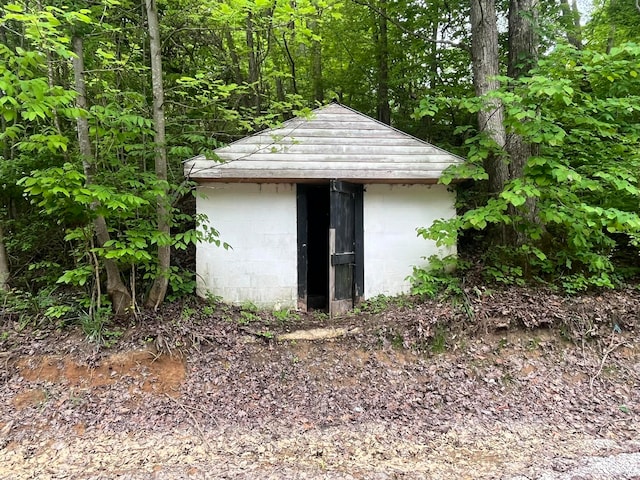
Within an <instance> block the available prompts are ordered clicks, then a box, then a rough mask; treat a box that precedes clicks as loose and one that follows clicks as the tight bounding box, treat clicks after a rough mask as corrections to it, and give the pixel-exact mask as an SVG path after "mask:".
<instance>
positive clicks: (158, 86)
mask: <svg viewBox="0 0 640 480" xmlns="http://www.w3.org/2000/svg"><path fill="white" fill-rule="evenodd" d="M145 5H146V9H147V22H148V24H149V52H150V54H151V82H152V84H153V128H154V132H155V137H154V143H155V171H156V176H157V178H158V180H160V181H161V182H162V189H163V193H162V194H161V195H159V196H158V198H157V221H158V231H159V232H160V234H161V235H160V238H161V241H160V242H158V272H157V274H156V278H155V280H154V282H153V286H152V287H151V291H150V292H149V296H148V297H147V301H146V306H147V307H153V308H158V305H160V304H161V303H162V302H163V300H164V297H165V295H166V293H167V287H168V285H169V268H170V264H171V246H170V240H169V237H170V235H171V231H170V224H169V215H170V205H169V204H168V195H167V148H166V138H165V137H166V135H165V116H164V87H163V83H162V49H161V42H160V25H159V22H158V6H157V4H156V2H155V0H146V2H145ZM165 237H166V238H165Z"/></svg>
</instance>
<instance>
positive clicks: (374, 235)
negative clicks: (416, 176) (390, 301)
mask: <svg viewBox="0 0 640 480" xmlns="http://www.w3.org/2000/svg"><path fill="white" fill-rule="evenodd" d="M454 202H455V194H454V193H453V192H449V191H447V188H446V186H444V185H388V184H387V185H383V184H371V185H366V186H365V192H364V294H365V298H372V297H375V296H376V295H380V294H384V295H398V294H401V293H409V291H410V289H411V283H410V282H409V281H408V280H407V279H406V278H407V277H408V276H410V275H411V273H412V272H413V266H414V265H415V266H424V265H425V264H426V263H427V262H426V260H424V259H423V257H425V258H428V257H429V256H431V255H435V254H437V255H441V256H444V255H448V254H450V253H455V252H456V250H455V248H453V249H439V248H437V247H436V246H435V243H434V242H432V241H427V240H425V239H423V238H422V237H418V236H417V232H416V228H418V227H428V226H429V225H431V223H433V221H434V220H436V219H438V218H451V217H453V216H455V214H456V212H455V206H454Z"/></svg>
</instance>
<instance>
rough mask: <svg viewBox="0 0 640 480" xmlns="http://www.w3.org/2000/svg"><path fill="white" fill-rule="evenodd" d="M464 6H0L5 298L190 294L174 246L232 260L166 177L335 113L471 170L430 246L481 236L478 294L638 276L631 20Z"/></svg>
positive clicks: (102, 300) (380, 1) (597, 12)
mask: <svg viewBox="0 0 640 480" xmlns="http://www.w3.org/2000/svg"><path fill="white" fill-rule="evenodd" d="M474 2H475V3H473V2H472V3H467V2H458V1H453V2H451V1H448V2H443V1H441V0H434V1H433V2H428V3H425V2H416V1H411V0H397V1H394V2H390V1H388V0H346V1H341V0H335V1H334V0H298V1H296V2H290V1H282V0H255V1H247V0H222V1H219V0H217V1H215V2H213V1H209V0H199V1H193V0H171V1H168V0H156V1H151V0H147V1H146V2H145V1H136V0H99V1H94V2H82V1H76V2H73V1H68V0H48V1H47V0H43V1H39V2H26V1H23V0H12V1H10V2H8V3H5V4H4V6H2V7H0V39H1V40H2V41H1V42H0V93H1V96H0V122H1V129H0V178H2V179H3V181H2V184H0V289H3V290H9V289H14V292H15V291H21V292H31V293H32V294H37V293H38V292H42V291H44V292H51V291H52V290H53V289H54V288H56V286H59V287H60V291H65V292H67V291H72V292H77V291H81V292H83V295H82V302H84V303H83V304H84V305H86V309H87V311H88V312H89V313H90V315H92V316H95V315H100V313H99V312H102V314H105V315H106V314H107V313H106V311H107V310H108V307H109V305H111V306H114V301H115V300H114V298H115V297H114V296H113V295H114V292H115V291H120V292H121V293H123V292H126V295H128V300H126V301H125V302H124V303H125V304H126V305H124V306H123V309H116V311H117V312H118V313H125V312H132V313H133V312H135V311H136V309H138V308H140V307H139V305H142V304H144V302H145V299H147V304H148V305H153V306H158V305H159V304H160V303H161V302H162V300H163V298H164V297H165V293H164V292H165V290H163V287H162V285H161V284H162V282H160V283H158V279H162V280H163V281H166V285H167V288H168V290H166V291H167V292H168V293H167V294H168V295H169V297H170V298H174V297H177V296H180V295H182V294H184V293H188V292H191V291H192V290H193V288H194V285H195V282H194V278H193V273H192V272H191V271H190V269H189V268H185V266H186V265H187V264H188V257H189V256H188V255H185V254H182V253H181V252H188V251H189V249H190V248H192V247H193V244H194V243H195V242H197V241H212V242H216V243H217V244H219V245H220V246H222V247H225V246H226V245H225V244H224V242H223V240H224V239H220V238H218V232H217V231H216V230H215V224H214V225H209V224H208V222H207V221H206V219H203V218H197V217H196V216H195V215H194V214H193V212H192V210H191V209H190V208H189V203H190V201H189V192H190V191H191V190H192V188H191V185H190V184H189V183H188V182H186V181H184V180H183V178H182V174H181V162H182V161H183V160H185V159H187V158H189V157H191V156H194V155H197V154H207V153H210V152H211V150H212V149H214V148H216V147H218V146H220V145H223V144H226V143H228V142H230V141H232V140H235V139H237V138H239V137H241V136H244V135H246V134H248V133H250V132H253V131H255V130H257V129H261V128H264V127H266V126H271V125H274V124H276V123H278V122H280V121H282V120H285V119H287V118H290V116H291V115H293V114H296V113H301V112H305V111H308V110H309V109H310V108H313V107H314V106H316V105H318V104H323V103H326V102H328V101H331V100H339V101H340V102H343V103H345V104H347V105H349V106H351V107H353V108H355V109H358V110H360V111H362V112H364V113H367V114H369V115H371V116H374V117H376V118H378V119H379V120H380V121H382V122H385V123H390V124H392V125H394V126H396V127H397V128H400V129H402V130H404V131H406V132H408V133H411V134H413V135H415V136H417V137H419V138H423V139H425V140H428V141H431V142H434V143H436V144H438V145H440V146H442V147H445V148H448V149H451V150H453V151H455V152H456V153H459V154H461V155H463V156H465V157H466V158H468V160H469V161H468V163H467V164H466V165H465V166H463V167H462V169H461V170H459V171H457V172H450V174H449V175H447V176H446V178H445V179H444V181H445V182H449V181H451V180H453V179H454V178H459V179H469V178H470V179H473V182H469V181H464V182H462V183H458V184H457V185H459V187H458V188H460V195H459V197H460V199H461V201H462V203H461V206H460V208H461V210H460V215H459V217H458V218H456V219H454V220H452V221H450V222H443V221H441V222H436V224H434V225H432V226H424V228H423V229H421V230H420V233H421V234H422V235H424V236H425V237H428V238H432V239H436V240H437V241H439V242H455V241H459V240H460V238H462V239H464V240H465V242H468V241H469V239H470V238H474V239H475V240H476V241H485V242H487V244H488V245H489V247H488V248H486V249H485V255H484V258H483V261H484V262H486V265H487V269H486V272H487V273H488V274H489V276H490V277H491V279H493V280H498V281H504V282H514V281H516V282H519V281H527V280H529V279H537V280H538V281H546V282H555V283H558V284H560V285H563V286H564V287H565V288H566V289H567V290H579V289H583V288H587V287H588V286H607V287H612V286H615V285H616V284H617V283H618V282H620V281H622V280H623V279H624V278H625V276H626V275H628V274H631V271H632V269H633V268H637V266H638V250H637V247H638V243H637V242H638V235H639V234H640V218H639V217H638V213H639V211H638V210H639V209H638V206H639V205H638V200H639V193H640V190H638V189H639V185H638V177H637V172H638V167H639V166H640V165H639V163H640V158H639V155H640V140H639V139H640V118H639V115H640V112H639V110H640V81H639V80H638V75H639V74H640V47H639V46H638V43H637V42H638V41H639V38H638V36H639V35H640V33H639V32H640V28H639V27H640V10H638V8H637V4H635V3H634V2H633V1H632V0H603V1H599V2H598V3H596V4H595V6H594V10H593V12H592V14H591V19H590V21H589V22H588V23H587V24H586V25H581V23H580V19H579V12H578V11H577V9H576V7H575V5H569V3H568V2H567V1H566V0H563V1H561V2H560V3H556V2H541V3H539V4H533V3H531V2H524V1H515V0H514V1H512V2H500V3H494V2H493V0H474ZM489 7H490V8H493V9H495V11H496V13H495V15H490V16H489V17H492V18H488V17H487V16H483V15H484V14H483V12H486V11H491V10H487V8H489ZM155 19H157V22H156V21H155ZM499 19H502V20H499ZM488 35H491V38H492V40H491V41H492V42H494V43H493V44H492V45H491V46H490V48H489V46H487V45H488V44H481V43H480V42H481V41H485V42H486V41H488V39H489V38H490V37H489V36H488ZM488 52H491V53H488ZM487 55H489V56H487ZM80 59H81V60H82V63H79V62H78V60H80ZM489 60H490V61H491V62H492V63H490V64H491V65H492V66H493V67H492V70H483V69H479V67H480V66H484V67H486V66H487V65H489V63H486V62H487V61H489ZM482 62H485V63H482ZM487 125H490V127H487ZM165 162H166V167H163V165H165ZM487 180H488V181H487ZM469 192H473V193H472V194H471V195H469ZM466 199H471V200H469V201H467V202H465V200H466ZM198 227H199V228H198ZM471 232H480V233H481V235H471ZM461 235H462V237H461ZM169 251H170V252H172V255H171V258H170V257H169V256H168V252H169ZM110 265H111V266H110ZM632 267H633V268H632ZM116 281H117V283H118V285H117V286H114V285H115V284H114V283H113V282H116ZM105 282H106V283H105ZM154 282H155V286H154V287H153V288H152V285H154ZM64 285H70V286H72V287H74V288H73V289H68V290H64V289H63V288H62V286H64ZM114 289H115V290H114ZM158 289H159V290H158ZM150 290H151V291H153V292H155V293H151V294H150ZM105 294H108V295H107V296H105ZM123 294H124V293H123ZM74 295H75V293H74ZM149 298H151V300H149ZM61 312H62V313H61ZM50 313H51V315H62V314H63V313H64V312H63V311H61V310H55V309H54V310H52V311H51V312H50Z"/></svg>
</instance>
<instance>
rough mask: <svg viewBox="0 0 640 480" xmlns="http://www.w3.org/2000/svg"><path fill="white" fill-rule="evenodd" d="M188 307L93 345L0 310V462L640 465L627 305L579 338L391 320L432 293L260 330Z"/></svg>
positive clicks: (638, 367)
mask: <svg viewBox="0 0 640 480" xmlns="http://www.w3.org/2000/svg"><path fill="white" fill-rule="evenodd" d="M625 304H628V302H627V303H625ZM441 307H442V308H445V307H443V306H441ZM189 308H191V310H188V311H187V313H190V315H189V318H188V319H187V318H186V316H185V315H184V312H185V308H184V307H183V308H182V311H180V312H175V316H177V317H179V318H182V321H181V322H173V323H171V322H166V320H165V321H163V322H160V321H159V322H158V323H155V324H153V323H152V322H150V323H149V324H147V325H146V326H145V327H144V328H142V327H140V326H139V324H137V325H136V326H129V327H127V328H126V333H125V335H124V337H123V339H122V341H121V342H119V343H118V345H116V346H114V347H112V348H111V349H104V348H103V349H101V350H97V349H95V348H94V347H93V346H92V345H90V344H88V343H87V342H86V340H85V339H84V337H83V336H82V335H80V334H78V333H76V332H74V331H68V330H62V331H57V332H51V331H49V332H46V334H44V333H38V331H34V330H23V331H18V330H17V329H16V328H13V327H11V326H10V325H9V323H10V322H5V331H6V332H9V333H7V334H5V335H4V340H3V342H4V343H2V344H1V346H2V351H1V352H0V478H1V479H17V480H19V479H67V478H68V479H114V478H118V479H135V480H137V479H223V478H251V479H254V478H256V479H257V478H260V479H261V478H265V479H266V478H274V479H294V478H300V479H306V478H309V479H393V478H402V479H508V480H524V479H548V480H553V479H565V478H566V479H573V480H578V479H591V480H596V479H603V480H604V479H607V480H612V479H626V480H630V479H634V478H635V479H640V421H639V415H640V338H638V336H637V334H636V333H635V331H634V330H632V329H631V328H630V327H629V324H628V322H627V323H625V324H624V325H626V328H623V329H621V328H620V326H619V324H618V323H616V324H615V325H614V327H613V328H612V327H611V324H610V323H608V324H607V325H608V327H607V328H608V331H609V333H607V334H605V335H602V336H601V337H598V339H592V340H590V341H586V340H585V339H583V341H576V339H575V337H573V338H572V341H568V340H567V335H566V331H565V330H564V329H562V328H541V327H534V328H529V329H523V328H521V327H509V328H506V327H505V326H504V324H503V323H504V322H498V323H499V325H497V326H496V327H495V328H488V327H486V322H484V323H483V325H484V327H483V328H482V329H477V330H476V331H474V332H471V333H469V332H467V331H459V330H455V329H454V328H450V329H447V330H442V328H435V329H434V330H433V331H432V333H431V334H430V337H429V338H430V339H431V340H430V343H428V344H425V345H423V347H424V348H421V349H418V348H414V347H415V345H416V343H415V342H413V341H411V342H409V340H410V339H411V338H413V339H415V338H417V337H415V335H416V331H418V330H416V329H417V328H418V327H419V328H423V329H424V328H426V326H425V325H427V323H420V322H418V323H416V321H415V318H414V319H413V320H407V321H406V322H405V323H403V321H404V320H403V321H400V320H398V319H399V318H402V319H406V318H410V317H411V318H413V317H412V316H415V315H417V316H418V317H419V318H426V317H425V315H429V312H432V311H433V309H431V310H420V308H418V309H417V313H416V308H415V307H411V308H409V309H408V310H406V309H404V307H403V308H395V309H392V311H391V313H388V312H387V313H384V314H379V315H363V314H360V315H354V316H350V317H347V318H344V319H342V320H341V321H340V322H339V323H340V325H338V324H333V325H331V326H332V327H334V328H337V327H338V326H340V328H343V329H344V330H343V332H346V334H345V335H344V336H341V337H338V338H332V339H324V340H323V339H318V340H286V341H285V340H282V341H278V340H277V334H278V329H276V328H275V327H274V326H273V325H271V327H269V325H268V324H260V323H259V322H258V323H257V324H255V325H254V324H251V325H249V326H247V325H243V324H238V323H237V322H236V323H233V322H229V321H228V319H226V318H225V319H223V318H222V317H221V316H219V315H218V316H216V315H213V316H211V315H209V316H207V315H200V316H198V314H196V313H193V308H192V307H189ZM430 308H431V307H430ZM523 311H524V310H523ZM585 311H586V310H585ZM629 311H630V312H631V309H630V310H629ZM209 313H210V312H209ZM636 316H637V314H636ZM418 317H416V318H418ZM490 318H491V317H489V316H486V318H485V320H487V319H490ZM327 322H328V321H327V320H326V319H323V318H320V319H317V321H316V325H310V324H303V323H304V322H298V323H296V322H291V323H290V324H289V325H280V330H281V331H287V330H289V331H295V330H297V329H299V328H300V329H307V330H308V329H309V328H311V327H317V326H318V324H326V323H327ZM605 323H606V322H605ZM420 325H421V326H420ZM10 327H11V328H10ZM268 328H271V330H267V329H268ZM602 328H603V329H605V327H602ZM136 329H137V330H136ZM605 330H606V329H605ZM185 332H189V335H191V337H190V338H191V341H190V342H187V341H186V339H187V334H186V333H185ZM193 332H196V333H198V335H195V334H194V333H193ZM411 335H414V337H411ZM294 336H295V335H294ZM425 338H426V337H425ZM407 342H409V343H411V345H410V346H409V347H407V345H406V344H407ZM180 346H182V347H183V348H179V347H180Z"/></svg>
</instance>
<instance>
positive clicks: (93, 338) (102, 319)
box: [80, 307, 122, 348]
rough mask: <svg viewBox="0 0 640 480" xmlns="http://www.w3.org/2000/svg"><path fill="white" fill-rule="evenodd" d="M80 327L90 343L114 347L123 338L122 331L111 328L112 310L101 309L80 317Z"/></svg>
mask: <svg viewBox="0 0 640 480" xmlns="http://www.w3.org/2000/svg"><path fill="white" fill-rule="evenodd" d="M80 326H81V328H82V331H83V332H84V334H85V335H86V336H87V339H88V340H89V341H90V342H94V343H97V344H98V345H104V346H105V347H107V348H109V347H112V346H113V345H114V344H115V343H116V342H117V340H118V338H120V337H121V336H122V331H120V330H118V329H113V328H111V326H112V319H111V309H110V308H107V307H101V308H98V309H96V310H95V311H93V312H91V313H88V312H83V313H82V314H81V315H80Z"/></svg>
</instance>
